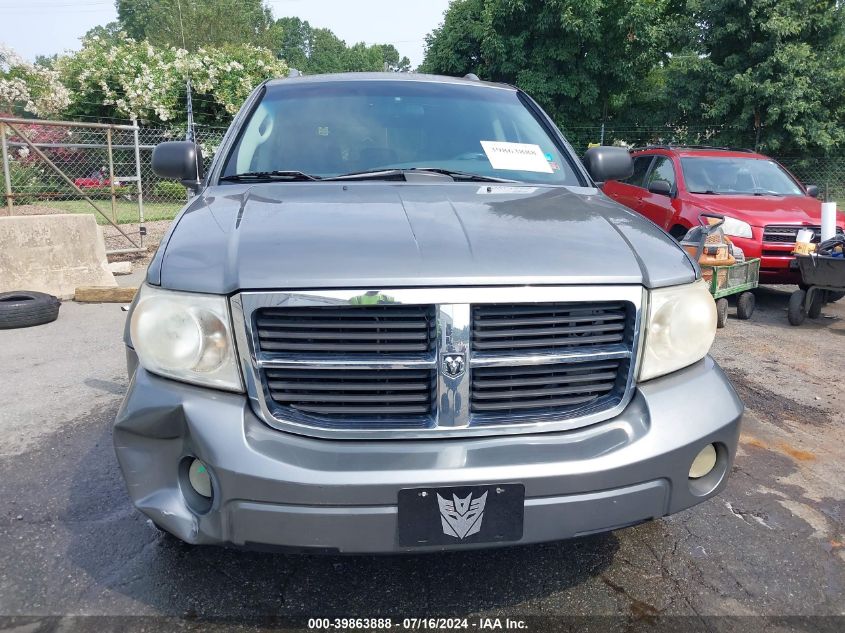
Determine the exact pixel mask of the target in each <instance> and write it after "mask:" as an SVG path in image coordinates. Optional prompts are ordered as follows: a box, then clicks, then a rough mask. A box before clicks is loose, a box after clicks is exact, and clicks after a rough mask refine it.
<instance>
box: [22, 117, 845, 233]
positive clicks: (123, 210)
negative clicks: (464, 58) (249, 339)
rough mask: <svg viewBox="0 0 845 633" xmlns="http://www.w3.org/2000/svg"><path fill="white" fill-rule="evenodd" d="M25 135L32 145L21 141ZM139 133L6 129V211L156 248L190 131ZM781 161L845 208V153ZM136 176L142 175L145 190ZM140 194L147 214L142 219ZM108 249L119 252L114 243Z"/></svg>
mask: <svg viewBox="0 0 845 633" xmlns="http://www.w3.org/2000/svg"><path fill="white" fill-rule="evenodd" d="M225 131H226V128H225V127H209V126H196V128H195V136H196V140H197V142H198V143H199V144H200V146H201V147H202V151H203V156H204V158H205V162H206V166H208V164H209V163H210V161H211V159H212V157H213V156H214V154H215V152H216V151H217V149H218V148H219V146H220V143H221V141H222V138H223V135H224V133H225ZM19 133H20V134H23V135H25V136H26V137H27V139H26V140H24V139H23V138H20V136H19ZM134 134H135V132H134V129H133V127H132V126H128V125H126V126H106V125H103V126H96V125H94V124H82V123H68V124H65V125H60V124H54V125H44V123H43V122H40V123H39V122H36V121H28V122H27V124H26V125H23V124H18V125H17V127H16V131H13V130H11V129H9V128H7V130H6V135H7V139H6V146H7V152H8V157H7V162H8V165H9V168H8V171H9V176H10V181H11V182H10V183H9V185H10V189H11V196H10V197H7V202H8V203H9V204H8V205H7V206H9V207H10V208H11V212H12V213H55V212H65V213H76V212H79V213H92V212H94V209H93V208H92V206H91V204H90V203H89V202H88V201H87V200H86V198H90V199H91V200H93V201H94V202H95V203H96V204H97V205H98V206H99V207H100V208H101V209H102V211H103V213H102V214H98V222H100V224H102V225H103V226H104V231H105V233H106V235H107V237H109V236H111V237H115V236H117V237H120V231H121V229H120V227H124V228H123V231H125V232H126V233H128V234H130V235H139V234H142V233H144V232H145V231H149V232H150V233H151V234H152V238H151V239H150V240H149V242H150V244H155V243H157V241H158V240H157V239H156V238H157V237H160V236H161V235H163V233H164V231H165V230H166V228H167V225H168V224H169V222H170V220H172V219H173V218H174V217H175V215H176V214H177V213H178V212H179V210H180V209H181V208H182V207H183V206H184V204H185V202H186V201H187V199H188V194H187V190H186V189H185V188H184V187H183V186H182V185H180V184H179V183H176V182H173V181H169V180H164V179H161V178H159V177H158V176H156V175H155V174H154V173H153V171H152V151H153V149H154V148H155V146H156V145H157V144H158V143H161V142H164V141H168V140H178V139H183V138H185V130H184V127H182V128H160V127H149V126H142V127H139V128H138V130H137V154H136V143H135V139H134ZM564 134H566V136H567V138H568V139H569V141H570V143H571V144H572V145H573V147H574V148H575V150H576V152H577V153H578V154H579V155H583V153H584V152H585V151H586V149H587V148H588V147H589V146H590V145H591V144H596V143H604V144H605V145H614V144H616V145H624V146H627V147H642V146H645V145H649V144H670V143H671V144H702V145H705V144H714V139H716V138H717V135H718V130H715V129H712V128H653V127H651V128H646V127H639V128H631V127H626V128H614V127H612V126H609V125H607V126H601V125H596V126H588V127H572V128H565V129H564ZM27 140H28V141H29V143H27ZM30 144H32V145H34V146H35V147H37V148H39V149H40V150H41V151H42V152H43V154H44V155H45V156H46V157H47V158H49V159H50V161H52V162H53V163H54V164H55V165H56V166H57V167H58V168H59V169H60V171H61V172H62V173H63V174H65V175H66V176H67V178H62V177H61V175H60V174H59V173H57V172H56V170H54V169H52V168H50V167H49V166H48V165H47V164H46V163H45V162H44V160H43V159H42V158H41V157H40V156H38V155H37V153H36V152H35V151H34V150H33V147H31V146H30ZM136 155H137V158H138V163H137V165H136ZM774 158H776V159H777V160H779V161H780V162H781V163H783V164H784V165H785V166H786V167H787V169H789V170H790V171H791V172H792V173H793V174H794V175H795V176H796V177H797V178H798V179H799V180H800V181H801V182H803V183H805V184H815V185H818V187H819V190H820V193H821V197H823V198H824V199H825V200H833V201H839V202H841V203H845V148H843V149H842V150H840V151H838V152H832V153H830V154H828V155H824V156H818V155H813V156H811V155H790V156H774ZM112 176H113V177H112ZM137 176H140V186H139V182H138V179H137ZM74 185H75V186H74ZM112 185H113V186H112ZM80 190H81V191H80ZM139 190H140V193H141V195H142V203H143V216H140V215H139V207H140V206H141V205H139V199H138V197H139ZM112 201H114V202H112ZM141 220H143V222H141ZM115 225H116V226H115ZM124 225H125V226H124ZM141 226H144V229H142V228H141ZM140 237H141V238H143V237H144V236H143V235H140ZM107 243H108V242H107ZM109 245H110V246H111V247H116V246H115V244H114V243H111V244H109Z"/></svg>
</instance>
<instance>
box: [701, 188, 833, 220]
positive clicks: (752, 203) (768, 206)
mask: <svg viewBox="0 0 845 633" xmlns="http://www.w3.org/2000/svg"><path fill="white" fill-rule="evenodd" d="M690 198H691V199H692V200H693V201H694V202H695V203H696V204H697V205H699V206H700V207H701V208H702V209H703V210H707V211H712V212H716V213H720V214H722V215H728V216H730V217H732V218H736V219H738V220H742V221H743V222H748V224H750V225H752V226H766V225H767V224H809V225H816V226H818V225H819V224H821V220H822V204H821V202H820V201H819V200H817V199H815V198H811V197H810V196H727V195H715V196H713V195H710V196H707V195H695V194H691V195H690Z"/></svg>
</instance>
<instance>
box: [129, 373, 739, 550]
mask: <svg viewBox="0 0 845 633" xmlns="http://www.w3.org/2000/svg"><path fill="white" fill-rule="evenodd" d="M704 402H706V403H707V406H702V405H703V403H704ZM742 410H743V405H742V403H741V402H740V400H739V398H738V397H737V395H736V393H735V391H734V389H733V387H732V386H731V384H730V382H729V381H728V379H727V378H726V376H725V375H724V373H723V372H722V371H721V369H719V367H718V366H717V365H716V363H715V362H714V361H713V360H712V359H711V358H709V357H708V358H706V359H704V360H702V361H700V362H698V363H696V364H695V365H692V366H691V367H688V368H686V369H684V370H681V371H679V372H676V373H674V374H672V375H670V376H666V377H663V378H659V379H656V380H652V381H649V382H648V383H644V384H642V385H639V387H638V389H637V392H636V394H635V396H634V398H633V400H632V401H631V403H630V404H629V405H628V407H627V408H626V409H625V410H624V411H623V412H622V414H620V415H619V416H618V417H616V418H614V419H612V420H608V421H605V422H602V423H599V424H595V425H592V426H589V427H585V428H580V429H577V430H573V431H569V432H564V433H544V434H533V435H512V436H505V437H484V438H466V439H439V440H382V441H359V440H354V441H353V440H345V441H338V440H323V439H315V438H309V437H302V436H297V435H293V434H289V433H285V432H281V431H277V430H274V429H271V428H270V427H268V426H267V425H265V424H264V423H263V422H262V421H261V420H259V419H258V418H257V417H256V416H255V415H254V413H253V412H252V410H251V408H250V406H249V403H248V401H247V399H246V398H245V397H244V396H243V395H238V394H229V393H223V392H218V391H214V390H209V389H203V388H200V387H194V386H191V385H186V384H181V383H178V382H174V381H171V380H166V379H162V378H159V377H157V376H154V375H152V374H149V373H148V372H146V371H145V370H144V369H142V368H138V369H137V371H136V372H135V375H134V377H133V379H132V382H131V384H130V387H129V392H128V394H127V395H126V398H125V400H124V402H123V405H122V406H121V408H120V411H119V412H118V415H117V420H116V422H115V428H114V442H115V450H116V452H117V458H118V461H119V462H120V466H121V469H122V471H123V474H124V477H125V478H126V482H127V486H128V489H129V494H130V496H131V498H132V501H133V502H134V503H135V505H136V506H137V507H138V509H140V510H141V511H142V512H143V513H144V514H146V515H147V516H149V517H150V518H151V519H152V520H153V521H154V522H155V523H156V524H157V525H159V526H160V527H162V528H163V529H165V530H167V531H169V532H171V533H173V534H174V535H176V536H177V537H179V538H180V539H182V540H184V541H187V542H190V543H234V544H238V545H249V544H254V545H258V544H260V545H277V546H285V547H291V548H308V549H320V550H325V551H339V552H347V553H364V552H367V553H375V552H401V551H420V550H422V549H425V548H412V549H411V548H405V547H401V546H400V545H399V544H398V542H397V498H398V493H399V490H401V489H403V488H419V487H441V486H466V485H474V484H496V483H521V484H523V485H524V486H525V524H524V531H523V537H522V539H521V540H520V541H518V543H522V544H525V543H538V542H544V541H553V540H560V539H566V538H571V537H576V536H581V535H584V534H590V533H594V532H603V531H607V530H612V529H616V528H619V527H624V526H627V525H632V524H635V523H639V522H642V521H646V520H649V519H653V518H656V517H660V516H664V515H667V514H672V513H674V512H678V511H679V510H683V509H684V508H688V507H690V506H692V505H695V504H697V503H700V502H701V501H704V500H705V499H707V498H709V497H710V496H712V495H714V494H717V493H718V492H719V491H720V490H721V489H722V487H723V486H724V485H725V480H726V478H727V474H728V473H729V472H730V467H731V464H732V462H733V458H734V454H735V451H736V445H737V441H738V437H739V427H740V420H741V416H742ZM708 443H715V444H716V445H717V447H718V449H719V463H718V465H717V467H716V469H714V472H713V473H712V477H710V476H708V477H710V479H708V478H707V477H705V479H704V480H697V483H695V484H693V485H691V483H690V482H691V480H689V479H688V472H689V468H690V464H691V462H692V460H693V459H694V457H695V456H696V454H697V453H698V452H699V451H700V450H701V448H703V447H704V446H705V445H706V444H708ZM193 456H196V457H198V458H199V459H201V460H202V461H203V462H205V463H206V464H207V465H208V467H209V472H210V473H211V477H212V483H213V489H214V499H213V502H212V504H211V508H210V509H209V510H207V511H205V512H203V513H197V512H195V511H193V510H192V509H191V505H190V502H189V501H188V500H187V499H186V496H185V495H184V494H183V492H182V490H183V486H187V483H185V481H184V463H185V459H186V458H189V457H193ZM180 464H182V465H183V466H182V467H181V468H180ZM705 480H706V481H705ZM189 496H190V495H189ZM511 544H514V543H511ZM483 546H484V545H482V547H483ZM468 547H478V545H475V546H473V545H460V544H458V543H457V542H456V544H455V546H454V548H468ZM430 549H438V550H439V549H444V548H443V547H440V546H438V547H433V548H430Z"/></svg>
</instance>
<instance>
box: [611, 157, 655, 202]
mask: <svg viewBox="0 0 845 633" xmlns="http://www.w3.org/2000/svg"><path fill="white" fill-rule="evenodd" d="M653 159H654V156H651V155H647V156H635V157H634V173H633V174H632V175H631V177H630V178H626V179H625V180H609V181H608V182H606V183H605V184H604V188H603V191H604V192H605V193H606V194H607V195H608V196H610V197H611V198H613V199H614V200H616V201H617V202H619V203H621V204H624V205H625V206H626V207H628V208H629V209H633V210H634V211H638V212H641V208H642V203H643V198H644V197H645V195H646V194H647V193H648V192H647V191H646V190H645V189H644V188H643V186H644V182H645V177H646V174H648V169H649V167H650V166H651V161H652V160H653Z"/></svg>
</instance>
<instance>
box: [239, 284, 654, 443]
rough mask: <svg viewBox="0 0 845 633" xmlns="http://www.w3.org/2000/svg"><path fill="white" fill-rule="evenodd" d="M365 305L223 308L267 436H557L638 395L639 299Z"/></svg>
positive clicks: (307, 301) (258, 300)
mask: <svg viewBox="0 0 845 633" xmlns="http://www.w3.org/2000/svg"><path fill="white" fill-rule="evenodd" d="M368 294H369V293H366V292H365V291H363V292H352V291H324V292H319V291H313V292H302V293H296V294H287V293H243V294H241V295H236V296H235V297H234V298H233V299H232V303H233V310H232V314H233V318H235V320H236V322H238V321H239V319H240V323H241V324H240V325H239V326H236V328H235V331H236V333H237V334H238V337H239V338H238V348H239V351H240V352H241V353H242V367H243V371H244V376H245V379H246V383H247V390H248V392H249V394H250V396H251V399H252V402H253V403H254V405H255V407H256V411H257V412H258V413H259V414H260V415H261V416H262V417H263V419H264V420H265V421H267V422H268V424H270V425H271V426H275V427H277V428H280V429H284V430H291V431H294V432H298V433H303V434H306V435H316V436H318V437H325V438H337V437H344V438H347V437H348V438H379V437H383V438H387V439H390V438H394V437H395V436H396V435H395V434H397V433H398V434H400V435H402V434H404V436H406V437H416V438H422V437H432V436H437V435H438V433H439V434H440V435H443V436H446V437H449V436H460V435H466V434H469V435H472V434H482V435H484V434H488V435H489V434H497V433H516V432H528V431H531V430H536V431H545V430H565V429H570V428H577V427H579V426H583V425H584V424H589V423H591V422H595V421H599V420H602V419H605V418H606V417H609V416H612V415H614V414H615V413H617V412H619V411H621V409H622V407H624V406H625V404H626V403H627V402H628V400H629V399H630V397H631V395H632V393H633V386H634V377H633V368H634V366H635V365H636V358H635V351H636V349H637V343H638V332H639V320H640V306H641V304H642V296H643V291H642V289H641V288H640V287H638V286H614V287H555V288H532V287H516V288H494V289H488V288H469V289H467V288H447V289H422V290H421V289H397V290H390V291H383V294H381V295H380V299H379V301H382V303H379V304H375V305H357V304H354V303H353V302H354V301H355V300H356V299H357V298H360V297H362V296H368ZM546 296H549V297H550V298H551V299H552V300H550V301H545V300H540V301H537V300H536V299H534V298H535V297H546ZM492 297H502V298H503V299H504V301H502V302H496V301H491V300H490V299H491V298H492ZM386 301H390V302H391V303H386ZM241 302H242V305H241Z"/></svg>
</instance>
